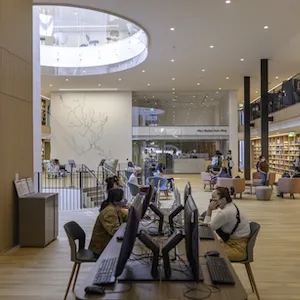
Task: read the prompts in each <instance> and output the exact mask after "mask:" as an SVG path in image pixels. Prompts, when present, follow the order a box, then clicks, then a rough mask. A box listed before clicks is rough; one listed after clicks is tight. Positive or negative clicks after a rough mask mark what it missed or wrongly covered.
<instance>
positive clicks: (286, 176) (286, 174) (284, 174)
mask: <svg viewBox="0 0 300 300" xmlns="http://www.w3.org/2000/svg"><path fill="white" fill-rule="evenodd" d="M281 178H291V176H290V174H289V173H286V172H285V173H283V174H282V176H281Z"/></svg>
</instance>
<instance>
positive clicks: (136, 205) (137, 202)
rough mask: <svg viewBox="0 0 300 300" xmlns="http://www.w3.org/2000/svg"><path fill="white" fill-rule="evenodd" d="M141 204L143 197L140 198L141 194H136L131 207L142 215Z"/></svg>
mask: <svg viewBox="0 0 300 300" xmlns="http://www.w3.org/2000/svg"><path fill="white" fill-rule="evenodd" d="M143 202H144V196H142V195H141V194H137V195H136V196H135V197H134V200H133V202H132V204H131V206H133V207H134V208H135V209H136V210H137V211H140V212H141V215H142V210H143V207H142V206H143Z"/></svg>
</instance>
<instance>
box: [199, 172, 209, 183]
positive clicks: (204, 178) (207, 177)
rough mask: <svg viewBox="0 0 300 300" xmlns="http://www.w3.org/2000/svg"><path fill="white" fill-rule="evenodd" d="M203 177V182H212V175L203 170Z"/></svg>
mask: <svg viewBox="0 0 300 300" xmlns="http://www.w3.org/2000/svg"><path fill="white" fill-rule="evenodd" d="M201 179H202V183H203V184H209V183H210V182H211V175H210V173H208V172H201Z"/></svg>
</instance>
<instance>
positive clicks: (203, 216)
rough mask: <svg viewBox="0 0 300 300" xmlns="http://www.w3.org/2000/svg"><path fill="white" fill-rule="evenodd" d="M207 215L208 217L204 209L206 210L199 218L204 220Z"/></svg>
mask: <svg viewBox="0 0 300 300" xmlns="http://www.w3.org/2000/svg"><path fill="white" fill-rule="evenodd" d="M205 217H206V211H204V212H203V213H202V215H201V216H200V217H199V220H200V221H204V219H205Z"/></svg>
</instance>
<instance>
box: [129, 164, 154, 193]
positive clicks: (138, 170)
mask: <svg viewBox="0 0 300 300" xmlns="http://www.w3.org/2000/svg"><path fill="white" fill-rule="evenodd" d="M141 173H142V169H141V168H140V167H135V168H134V172H133V173H132V174H131V175H130V177H129V179H128V183H132V184H134V185H136V186H138V187H139V189H140V191H141V192H142V193H147V190H148V188H149V186H148V185H140V184H139V182H138V175H139V174H141Z"/></svg>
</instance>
